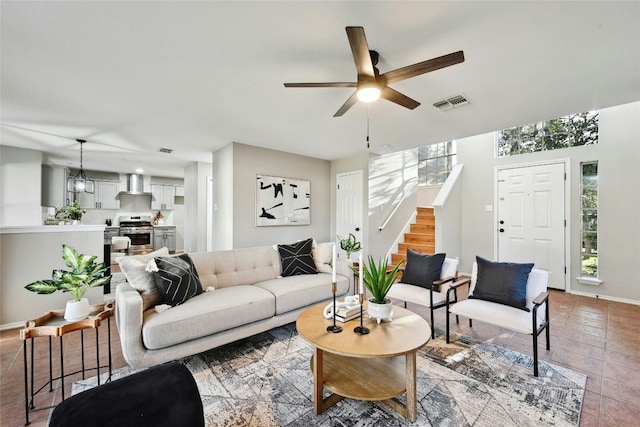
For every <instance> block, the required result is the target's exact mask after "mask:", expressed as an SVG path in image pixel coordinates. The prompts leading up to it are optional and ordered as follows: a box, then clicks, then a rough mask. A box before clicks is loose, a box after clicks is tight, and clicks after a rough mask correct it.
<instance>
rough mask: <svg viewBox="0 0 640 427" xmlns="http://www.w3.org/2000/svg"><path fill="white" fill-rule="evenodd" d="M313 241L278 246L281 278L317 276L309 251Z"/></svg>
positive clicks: (307, 240)
mask: <svg viewBox="0 0 640 427" xmlns="http://www.w3.org/2000/svg"><path fill="white" fill-rule="evenodd" d="M312 247H313V239H306V240H301V241H299V242H295V243H291V244H290V245H278V253H279V254H280V266H281V274H282V276H283V277H287V276H298V275H301V274H317V272H318V271H317V270H316V263H315V261H314V260H313V255H312V254H311V249H312Z"/></svg>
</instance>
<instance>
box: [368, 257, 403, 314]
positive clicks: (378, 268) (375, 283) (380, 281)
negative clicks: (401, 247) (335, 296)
mask: <svg viewBox="0 0 640 427" xmlns="http://www.w3.org/2000/svg"><path fill="white" fill-rule="evenodd" d="M403 262H404V261H400V262H399V263H398V264H397V265H396V266H395V267H394V268H393V269H391V270H389V271H387V270H388V266H389V264H388V262H387V260H386V258H385V259H382V260H380V261H378V262H376V261H375V260H374V259H373V257H372V256H371V255H369V259H368V263H367V264H365V265H364V266H363V268H362V274H363V277H362V282H363V283H364V285H365V286H366V287H367V289H368V290H369V292H371V296H372V299H373V302H375V303H376V304H385V303H386V297H387V293H388V292H389V289H391V285H393V284H394V283H395V282H396V280H397V279H398V275H399V274H400V268H401V267H402V264H403Z"/></svg>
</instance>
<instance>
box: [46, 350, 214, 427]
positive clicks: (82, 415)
mask: <svg viewBox="0 0 640 427" xmlns="http://www.w3.org/2000/svg"><path fill="white" fill-rule="evenodd" d="M49 426H50V427H76V426H83V427H161V426H166V427H174V426H190V427H192V426H193V427H201V426H204V411H203V408H202V401H201V399H200V393H199V392H198V386H197V384H196V381H195V379H194V378H193V376H192V375H191V372H189V370H188V369H187V368H186V367H185V366H184V365H182V364H180V363H178V362H171V363H167V364H164V365H158V366H154V367H152V368H149V369H146V370H144V371H141V372H137V373H135V374H131V375H129V376H126V377H124V378H121V379H118V380H114V381H112V382H109V383H106V384H103V385H99V386H96V387H94V388H92V389H89V390H86V391H83V392H81V393H78V394H76V395H73V396H71V397H69V398H68V399H66V400H63V401H62V402H61V403H60V404H59V405H58V406H57V407H56V408H55V409H54V411H53V414H52V415H51V421H50V422H49Z"/></svg>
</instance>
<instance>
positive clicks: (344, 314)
mask: <svg viewBox="0 0 640 427" xmlns="http://www.w3.org/2000/svg"><path fill="white" fill-rule="evenodd" d="M356 317H360V306H359V305H358V306H356V307H355V308H346V307H340V308H339V309H338V311H337V313H336V320H337V321H338V322H342V323H344V322H348V321H349V320H351V319H355V318H356Z"/></svg>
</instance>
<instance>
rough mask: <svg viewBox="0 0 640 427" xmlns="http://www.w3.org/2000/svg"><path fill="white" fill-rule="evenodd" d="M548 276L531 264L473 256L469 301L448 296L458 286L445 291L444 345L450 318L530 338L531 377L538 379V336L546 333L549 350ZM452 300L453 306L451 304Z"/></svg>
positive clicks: (545, 272) (470, 324)
mask: <svg viewBox="0 0 640 427" xmlns="http://www.w3.org/2000/svg"><path fill="white" fill-rule="evenodd" d="M548 281H549V273H548V272H547V271H544V270H540V269H537V268H533V264H517V263H509V262H491V261H488V260H486V259H483V258H481V257H476V262H474V264H473V269H472V273H471V280H470V281H469V282H468V286H469V298H468V299H466V300H463V301H457V295H454V297H451V296H450V295H451V293H453V292H455V289H456V287H459V286H461V285H463V284H467V283H460V284H458V285H457V286H455V287H452V288H450V289H449V290H448V291H447V301H446V305H447V328H446V329H447V331H446V334H447V343H448V342H449V315H450V314H455V315H456V316H463V317H466V318H468V319H469V326H470V327H471V326H473V323H472V320H477V321H480V322H483V323H488V324H491V325H495V326H499V327H502V328H505V329H509V330H511V331H515V332H518V333H522V334H527V335H532V336H533V375H534V376H536V377H537V376H538V335H540V333H541V332H542V331H543V330H544V331H546V341H547V343H546V344H547V350H549V349H550V348H551V342H550V337H549V293H548V292H547V284H548ZM450 300H451V302H453V301H454V300H455V301H456V303H455V304H450Z"/></svg>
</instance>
